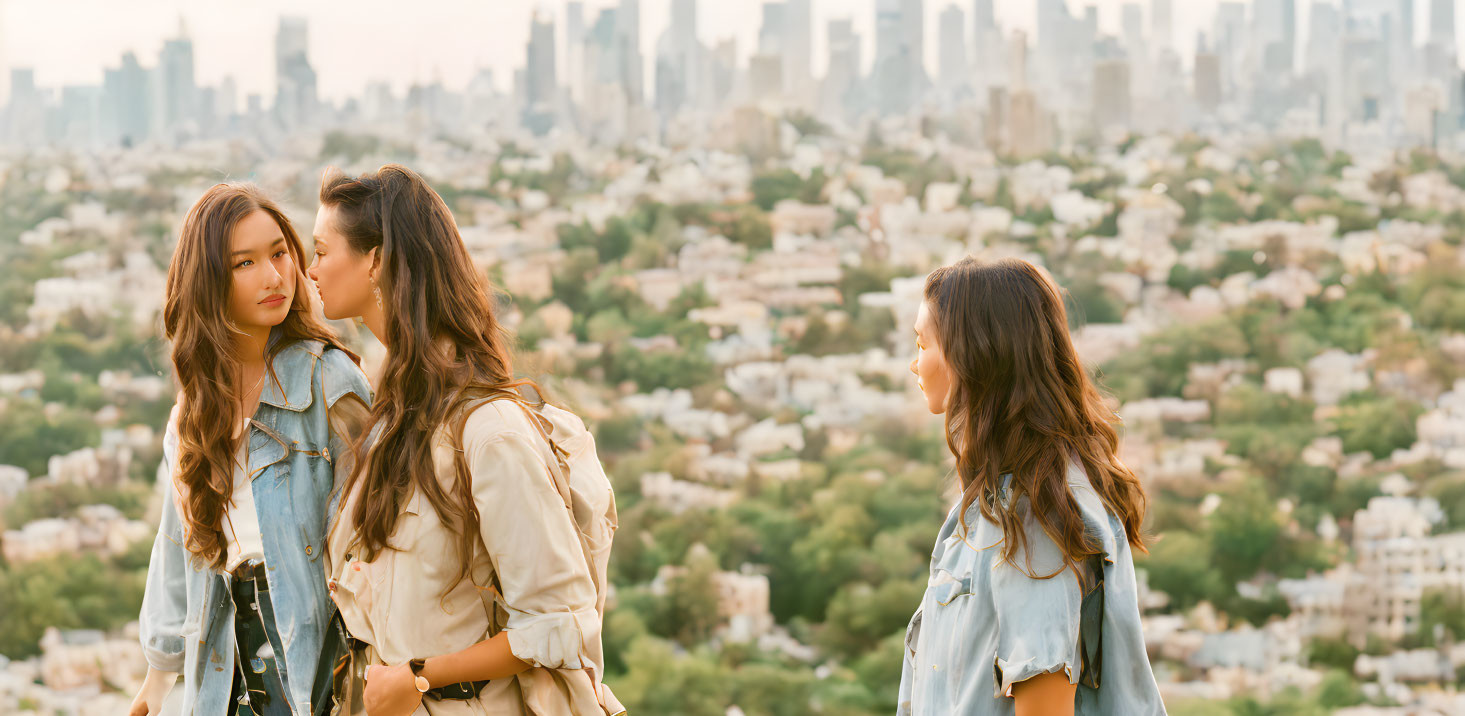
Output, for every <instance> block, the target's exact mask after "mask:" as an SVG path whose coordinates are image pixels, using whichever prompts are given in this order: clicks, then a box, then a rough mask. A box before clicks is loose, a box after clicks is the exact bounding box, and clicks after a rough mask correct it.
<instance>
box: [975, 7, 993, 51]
mask: <svg viewBox="0 0 1465 716" xmlns="http://www.w3.org/2000/svg"><path fill="white" fill-rule="evenodd" d="M972 27H973V29H975V30H976V32H977V35H976V36H977V41H978V42H980V41H981V38H982V36H983V35H985V34H987V33H988V32H990V31H992V30H996V29H997V16H996V14H995V13H994V12H993V11H992V0H972Z"/></svg>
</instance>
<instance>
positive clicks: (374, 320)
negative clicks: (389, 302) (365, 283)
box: [361, 305, 390, 349]
mask: <svg viewBox="0 0 1465 716" xmlns="http://www.w3.org/2000/svg"><path fill="white" fill-rule="evenodd" d="M361 322H362V323H365V324H366V329H367V330H369V331H371V335H373V336H376V339H377V340H378V341H380V342H381V344H382V345H384V346H388V348H389V349H390V345H389V344H388V343H387V318H386V315H385V314H384V312H383V311H382V309H380V308H377V307H376V306H374V305H372V306H367V307H366V311H365V312H364V313H362V314H361Z"/></svg>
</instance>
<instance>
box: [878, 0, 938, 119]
mask: <svg viewBox="0 0 1465 716" xmlns="http://www.w3.org/2000/svg"><path fill="white" fill-rule="evenodd" d="M923 5H924V3H923V2H922V0H875V65H874V68H873V71H872V75H871V82H872V86H873V92H874V96H875V97H877V98H878V100H879V103H880V106H879V109H880V110H881V111H882V112H884V113H886V114H894V113H897V112H904V111H907V110H909V109H911V108H912V106H913V105H914V104H915V102H916V100H917V99H918V98H919V97H920V94H921V92H922V91H923V90H924V88H925V84H926V81H927V78H926V73H925V67H924V65H923V64H922V61H921V58H922V57H924V54H925V29H924V26H925V23H924V17H925V16H924V14H923V12H924V8H923Z"/></svg>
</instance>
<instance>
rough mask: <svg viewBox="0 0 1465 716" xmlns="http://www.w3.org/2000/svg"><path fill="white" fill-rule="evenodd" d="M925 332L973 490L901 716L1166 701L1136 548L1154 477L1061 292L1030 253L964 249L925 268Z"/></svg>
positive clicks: (1143, 714)
mask: <svg viewBox="0 0 1465 716" xmlns="http://www.w3.org/2000/svg"><path fill="white" fill-rule="evenodd" d="M915 331H916V346H917V356H916V359H915V360H914V361H912V362H911V371H912V372H913V373H915V374H916V376H917V378H918V380H917V385H918V386H919V387H920V388H921V391H922V393H924V394H925V398H926V402H927V407H928V408H929V409H930V411H931V412H932V413H933V414H944V415H945V416H946V418H945V420H946V436H947V445H948V446H949V447H950V449H951V452H952V453H953V454H954V455H955V456H956V473H957V477H958V480H959V485H960V488H961V500H960V502H959V504H958V505H957V506H956V507H955V508H953V509H952V510H951V513H950V515H948V517H947V518H946V524H945V525H944V526H943V527H942V528H941V532H940V534H939V536H938V537H937V540H936V547H935V549H934V550H933V552H932V554H931V571H930V577H929V580H928V581H927V587H926V593H925V595H924V596H923V597H922V599H921V605H920V607H919V608H918V609H917V610H916V613H915V616H913V617H912V618H911V622H910V626H909V627H908V629H907V631H906V650H905V660H904V667H903V669H902V673H901V680H900V697H899V713H900V714H902V715H926V714H941V715H942V716H944V715H945V714H963V715H964V716H985V715H988V714H993V715H996V714H1004V715H1005V714H1017V715H1018V716H1036V715H1038V714H1043V715H1044V716H1063V715H1073V714H1078V715H1080V716H1097V715H1098V714H1125V715H1126V716H1150V715H1152V714H1163V713H1165V707H1164V704H1163V703H1161V701H1160V695H1159V690H1158V688H1157V686H1156V684H1155V677H1154V674H1153V672H1152V671H1151V669H1150V663H1149V658H1148V657H1147V656H1146V654H1145V646H1144V637H1143V634H1142V633H1141V632H1140V619H1139V605H1138V597H1137V591H1136V586H1135V577H1134V562H1133V559H1132V554H1131V548H1137V549H1140V550H1143V549H1144V542H1143V539H1142V538H1141V534H1140V524H1141V522H1142V521H1143V519H1144V510H1145V495H1144V490H1143V489H1142V488H1141V486H1140V483H1139V480H1138V479H1137V478H1136V477H1135V476H1134V474H1133V473H1132V472H1130V471H1129V469H1128V468H1126V467H1125V466H1124V464H1123V463H1122V462H1120V460H1119V457H1118V450H1119V440H1118V434H1117V432H1116V430H1115V427H1114V423H1115V422H1117V416H1115V415H1114V413H1113V412H1112V411H1111V410H1110V409H1109V408H1108V407H1107V405H1106V404H1105V402H1104V399H1103V397H1102V395H1101V394H1100V393H1099V391H1098V390H1097V389H1096V387H1095V386H1094V384H1093V382H1092V381H1090V379H1089V377H1088V374H1087V373H1086V372H1085V370H1084V367H1083V365H1082V364H1081V363H1080V362H1079V359H1078V355H1077V353H1076V352H1075V351H1074V348H1073V342H1072V340H1071V339H1070V337H1069V335H1068V318H1067V316H1066V313H1065V311H1064V307H1063V298H1062V295H1061V292H1060V289H1059V288H1058V287H1057V286H1056V285H1055V284H1054V283H1053V281H1052V279H1051V278H1049V277H1048V275H1047V274H1046V273H1044V272H1043V271H1042V270H1040V269H1038V268H1037V267H1036V266H1033V265H1032V264H1030V263H1028V262H1026V261H1022V260H1018V259H1007V260H1003V261H997V262H993V263H983V262H980V261H977V260H975V259H971V258H968V259H964V260H962V261H960V262H958V263H956V264H954V265H952V266H947V267H944V268H941V269H938V270H936V271H935V272H933V273H932V274H931V275H930V276H929V277H928V278H927V280H926V288H925V300H924V301H923V302H922V304H921V307H920V309H919V312H918V314H917V318H916V325H915Z"/></svg>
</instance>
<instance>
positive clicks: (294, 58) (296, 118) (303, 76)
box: [275, 17, 316, 127]
mask: <svg viewBox="0 0 1465 716" xmlns="http://www.w3.org/2000/svg"><path fill="white" fill-rule="evenodd" d="M315 106H316V87H315V70H314V69H313V68H311V66H310V58H309V43H308V30H307V25H306V22H305V18H301V17H281V18H280V28H279V30H277V31H276V32H275V116H276V118H277V119H279V121H280V123H281V124H283V125H285V126H286V127H294V126H299V125H301V124H305V123H307V122H309V121H310V119H311V118H312V117H313V116H314V115H315Z"/></svg>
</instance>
